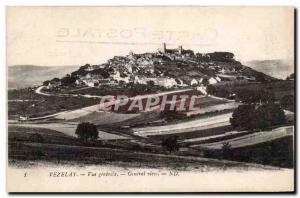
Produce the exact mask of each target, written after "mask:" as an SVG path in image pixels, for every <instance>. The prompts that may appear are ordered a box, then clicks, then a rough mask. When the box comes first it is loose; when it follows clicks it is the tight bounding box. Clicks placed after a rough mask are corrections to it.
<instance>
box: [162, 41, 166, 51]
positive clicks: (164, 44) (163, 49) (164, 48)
mask: <svg viewBox="0 0 300 198" xmlns="http://www.w3.org/2000/svg"><path fill="white" fill-rule="evenodd" d="M166 51H167V45H166V43H163V48H162V52H163V53H166Z"/></svg>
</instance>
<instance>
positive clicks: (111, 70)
mask: <svg viewBox="0 0 300 198" xmlns="http://www.w3.org/2000/svg"><path fill="white" fill-rule="evenodd" d="M233 80H243V81H247V82H254V81H271V80H274V78H272V77H270V76H267V75H265V74H263V73H260V72H257V71H255V70H253V69H251V68H249V67H246V66H243V65H242V64H241V63H240V62H238V61H236V60H235V59H234V54H233V53H230V52H213V53H194V52H193V51H192V50H188V49H184V48H183V47H182V46H179V47H178V48H175V49H168V48H167V45H166V43H163V45H162V48H161V49H158V50H157V51H156V52H154V53H143V54H135V53H133V52H130V53H129V55H127V56H115V57H113V58H112V59H109V60H108V61H107V62H106V63H103V64H99V65H90V64H86V65H84V66H81V67H80V68H79V69H78V70H77V71H74V72H72V73H71V74H68V75H67V76H65V77H64V78H62V79H58V78H54V79H52V80H48V81H45V82H44V85H45V86H47V88H48V89H51V88H57V87H59V86H61V85H73V86H78V87H80V86H89V87H99V86H101V85H107V86H118V85H124V84H125V85H126V84H145V85H146V84H149V85H156V86H159V87H163V88H167V89H170V88H175V87H189V86H194V87H195V86H202V87H205V86H207V85H208V84H215V83H218V82H221V81H233Z"/></svg>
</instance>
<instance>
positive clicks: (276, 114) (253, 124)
mask: <svg viewBox="0 0 300 198" xmlns="http://www.w3.org/2000/svg"><path fill="white" fill-rule="evenodd" d="M230 123H231V125H232V126H233V127H234V128H238V129H242V130H254V129H260V130H265V129H267V128H269V127H271V126H275V125H280V124H284V123H285V115H284V112H283V110H282V109H281V108H280V106H279V105H277V104H274V103H268V104H263V105H260V106H258V107H257V108H255V106H254V105H240V106H239V107H238V108H237V109H235V110H234V112H233V114H232V118H230Z"/></svg>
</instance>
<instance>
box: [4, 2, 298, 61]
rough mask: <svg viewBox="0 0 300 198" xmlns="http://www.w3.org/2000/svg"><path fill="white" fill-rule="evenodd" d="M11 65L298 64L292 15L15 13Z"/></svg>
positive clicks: (147, 10) (175, 10)
mask: <svg viewBox="0 0 300 198" xmlns="http://www.w3.org/2000/svg"><path fill="white" fill-rule="evenodd" d="M6 18H7V21H6V22H7V65H25V64H26V65H39V66H60V65H61V66H63V65H83V64H86V63H89V64H101V63H105V62H106V61H107V60H108V59H110V58H112V57H113V56H122V55H127V54H128V53H129V52H130V51H132V52H134V53H144V52H155V51H156V50H157V49H159V48H161V47H162V43H164V42H165V43H167V48H177V47H178V46H179V45H182V46H183V48H184V49H192V50H194V51H195V52H202V53H208V52H214V51H229V52H233V53H234V54H235V58H236V59H237V60H239V61H241V62H246V61H250V60H270V59H285V60H289V61H291V62H293V58H294V56H293V55H294V51H293V50H294V29H293V24H294V21H293V20H294V13H293V8H291V7H8V8H7V16H6Z"/></svg>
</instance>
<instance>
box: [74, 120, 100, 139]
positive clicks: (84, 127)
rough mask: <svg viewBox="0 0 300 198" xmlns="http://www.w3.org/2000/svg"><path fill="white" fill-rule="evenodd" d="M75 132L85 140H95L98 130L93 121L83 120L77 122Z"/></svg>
mask: <svg viewBox="0 0 300 198" xmlns="http://www.w3.org/2000/svg"><path fill="white" fill-rule="evenodd" d="M75 134H76V135H77V136H78V138H80V139H81V140H83V141H85V142H86V141H87V140H96V139H97V138H98V135H99V132H98V130H97V127H96V125H94V124H93V123H89V122H83V123H80V124H78V126H77V129H76V132H75Z"/></svg>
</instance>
